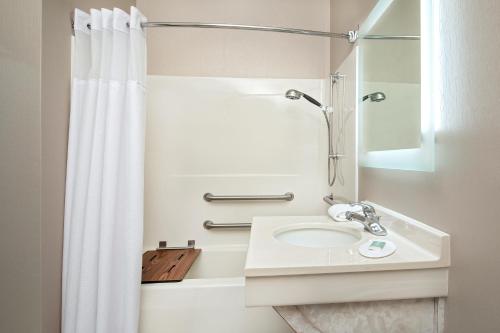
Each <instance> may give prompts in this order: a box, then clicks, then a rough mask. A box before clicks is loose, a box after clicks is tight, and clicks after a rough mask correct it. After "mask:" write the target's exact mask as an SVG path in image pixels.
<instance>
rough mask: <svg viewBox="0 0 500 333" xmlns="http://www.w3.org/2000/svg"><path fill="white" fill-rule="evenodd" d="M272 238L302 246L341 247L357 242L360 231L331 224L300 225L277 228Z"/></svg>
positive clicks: (359, 237)
mask: <svg viewBox="0 0 500 333" xmlns="http://www.w3.org/2000/svg"><path fill="white" fill-rule="evenodd" d="M274 238H275V239H277V240H279V241H281V242H285V243H288V244H292V245H297V246H304V247H342V246H350V245H352V244H354V243H356V242H358V241H359V240H360V239H361V233H360V232H355V231H351V230H349V231H346V230H342V229H341V228H338V227H333V226H332V227H324V226H302V225H300V226H290V227H288V228H286V229H285V230H278V231H277V232H275V233H274Z"/></svg>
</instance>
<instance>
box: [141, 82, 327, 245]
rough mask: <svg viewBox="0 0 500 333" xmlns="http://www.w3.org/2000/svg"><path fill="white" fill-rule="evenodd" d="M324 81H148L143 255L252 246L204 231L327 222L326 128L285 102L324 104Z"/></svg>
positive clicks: (312, 112)
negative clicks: (157, 250) (294, 94)
mask: <svg viewBox="0 0 500 333" xmlns="http://www.w3.org/2000/svg"><path fill="white" fill-rule="evenodd" d="M324 84H325V83H324V82H323V81H322V80H317V79H302V80H299V79H274V80H272V79H235V78H196V77H166V76H150V77H149V80H148V106H147V112H148V119H147V131H146V133H147V139H146V193H145V205H146V206H145V214H146V215H145V218H146V220H145V232H144V246H145V248H152V247H155V246H157V241H159V240H168V241H169V242H172V244H183V243H185V242H186V241H187V240H188V239H195V240H196V241H197V243H198V244H200V245H202V246H203V245H221V244H237V243H246V242H247V241H248V236H249V232H248V230H244V231H234V230H233V231H221V230H212V231H207V230H205V229H203V227H202V223H203V221H205V220H207V219H210V220H213V221H214V222H217V223H234V222H250V221H251V219H252V217H253V216H256V215H318V214H324V213H325V210H326V204H325V203H323V202H322V197H323V196H324V195H326V194H327V193H328V185H327V176H326V153H327V147H326V142H327V140H326V136H327V133H326V125H325V123H324V119H323V116H322V114H321V112H319V109H318V108H316V107H315V106H313V105H312V104H310V103H308V102H306V101H305V100H298V101H291V100H288V99H286V98H285V97H284V93H285V91H286V90H287V89H289V88H296V89H299V90H302V91H304V92H306V93H308V94H311V95H312V96H315V97H318V98H319V99H320V100H322V99H323V98H322V97H323V96H324V92H323V91H324ZM206 192H211V193H213V194H226V195H230V194H233V195H235V194H242V195H245V194H283V193H285V192H293V193H294V194H295V199H294V200H293V201H292V202H253V203H249V202H245V203H221V202H218V203H214V202H212V203H208V202H205V201H204V200H203V198H202V197H203V194H204V193H206Z"/></svg>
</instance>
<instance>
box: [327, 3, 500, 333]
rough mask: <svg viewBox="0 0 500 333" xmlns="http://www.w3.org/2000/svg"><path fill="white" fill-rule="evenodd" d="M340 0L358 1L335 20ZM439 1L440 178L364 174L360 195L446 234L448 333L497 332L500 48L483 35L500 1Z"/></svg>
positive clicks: (499, 12)
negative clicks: (449, 254)
mask: <svg viewBox="0 0 500 333" xmlns="http://www.w3.org/2000/svg"><path fill="white" fill-rule="evenodd" d="M339 2H341V3H344V2H352V3H354V1H337V0H332V7H333V8H332V12H333V14H334V15H333V16H332V21H333V22H335V20H336V19H337V18H338V15H340V14H338V15H337V14H336V13H339V12H340V11H342V7H334V5H335V3H339ZM358 2H364V0H360V1H358ZM440 3H441V5H440V6H441V8H440V12H441V15H440V19H441V23H440V26H441V29H442V31H441V35H442V36H443V37H442V45H441V53H442V54H443V64H442V75H443V81H444V86H443V89H444V93H443V103H442V104H443V108H442V111H441V117H440V118H441V123H442V125H441V128H440V129H439V130H438V131H437V134H436V172H434V173H425V172H410V171H392V170H382V169H369V168H362V169H361V170H360V197H361V199H366V200H370V201H373V202H376V203H379V204H381V205H384V206H386V207H389V208H391V209H394V210H397V211H399V212H401V213H404V214H406V215H409V216H411V217H414V218H417V219H419V220H421V221H423V222H425V223H428V224H431V225H434V226H436V227H438V228H441V229H442V230H445V231H447V232H449V233H450V234H451V237H452V238H451V239H452V267H451V273H450V295H449V299H448V307H447V316H446V325H447V332H450V333H462V332H463V333H468V332H497V331H498V328H499V327H500V316H499V315H498V300H499V299H500V289H499V287H498V281H500V259H499V258H500V256H499V255H498V235H499V234H500V223H499V222H498V213H497V212H496V207H497V206H498V202H497V201H498V198H500V186H499V183H500V154H499V151H500V140H499V137H498V133H499V132H500V112H499V105H500V99H499V97H498V96H499V93H498V86H499V85H500V62H499V61H498V55H499V54H500V42H499V41H498V39H495V38H492V36H491V34H488V33H485V34H482V33H478V31H483V32H488V31H490V32H491V31H498V30H499V29H500V21H499V20H498V17H499V16H500V2H498V1H497V0H480V1H455V0H441V1H440ZM352 5H354V4H352ZM358 18H359V16H357V15H355V16H353V17H352V18H351V19H352V21H353V23H359V20H358ZM343 57H344V50H342V49H338V50H337V49H335V52H333V53H332V61H333V62H332V64H335V63H336V62H337V61H339V60H338V59H342V58H343ZM334 67H335V66H333V65H332V68H334Z"/></svg>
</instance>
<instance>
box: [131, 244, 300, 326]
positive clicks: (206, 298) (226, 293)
mask: <svg viewBox="0 0 500 333" xmlns="http://www.w3.org/2000/svg"><path fill="white" fill-rule="evenodd" d="M245 257H246V247H242V246H232V247H224V248H205V249H203V250H202V253H201V254H200V256H199V257H198V259H197V260H196V262H195V263H194V265H193V267H191V270H190V271H189V273H188V275H187V277H186V279H184V281H182V282H178V283H158V284H147V285H142V304H141V324H140V325H141V326H140V332H141V333H202V332H203V333H257V332H258V333H290V332H292V330H291V329H290V328H289V327H288V326H287V324H286V323H285V322H284V321H283V319H281V317H280V316H279V315H278V314H277V313H276V312H275V311H274V310H273V309H271V308H246V307H245V293H244V288H245V280H244V278H243V267H244V265H245Z"/></svg>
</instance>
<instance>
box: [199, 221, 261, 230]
mask: <svg viewBox="0 0 500 333" xmlns="http://www.w3.org/2000/svg"><path fill="white" fill-rule="evenodd" d="M203 227H204V228H205V229H207V230H210V229H236V228H250V227H252V223H214V222H212V221H210V220H207V221H205V222H203Z"/></svg>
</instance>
